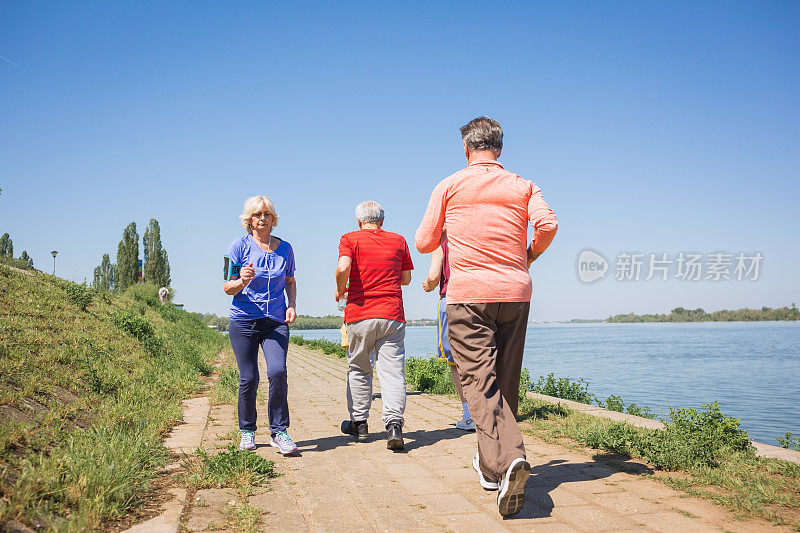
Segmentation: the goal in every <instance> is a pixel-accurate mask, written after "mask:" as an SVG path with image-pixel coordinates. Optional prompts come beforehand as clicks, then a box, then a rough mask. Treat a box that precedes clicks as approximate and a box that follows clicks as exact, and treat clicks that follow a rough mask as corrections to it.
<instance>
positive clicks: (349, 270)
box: [334, 201, 414, 450]
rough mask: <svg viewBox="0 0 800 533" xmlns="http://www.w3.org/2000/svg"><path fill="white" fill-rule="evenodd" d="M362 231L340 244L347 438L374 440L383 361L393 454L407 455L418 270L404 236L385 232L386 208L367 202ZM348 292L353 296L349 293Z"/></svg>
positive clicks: (361, 209)
mask: <svg viewBox="0 0 800 533" xmlns="http://www.w3.org/2000/svg"><path fill="white" fill-rule="evenodd" d="M356 220H357V221H358V227H359V228H360V229H359V230H358V231H353V232H351V233H347V234H345V235H342V238H341V239H340V240H339V264H338V265H337V266H336V293H335V295H334V297H335V298H336V301H337V302H338V301H339V300H340V299H342V298H346V299H347V305H346V306H345V309H344V322H345V324H346V327H347V340H348V341H349V343H350V345H349V346H348V349H347V362H348V365H349V367H348V370H347V410H348V411H349V412H350V420H345V421H344V422H342V432H344V433H346V434H348V435H353V436H355V437H356V439H358V440H360V441H366V440H368V439H369V432H368V430H367V418H368V417H369V409H370V406H371V405H372V354H373V353H374V354H376V356H377V362H376V365H375V366H376V367H377V372H378V379H379V380H380V382H381V399H382V400H383V424H384V426H385V427H386V436H387V439H388V440H387V444H386V447H387V448H389V449H390V450H402V449H403V413H404V412H405V409H406V377H405V346H404V340H405V335H406V319H405V315H404V314H403V290H402V289H401V285H408V284H409V283H411V271H412V270H413V269H414V264H413V263H412V262H411V255H410V254H409V253H408V244H406V240H405V239H404V238H403V236H402V235H398V234H397V233H391V232H388V231H384V230H382V229H381V226H383V208H382V207H381V206H380V204H379V203H377V202H372V201H367V202H362V203H360V204H358V207H356ZM345 291H347V292H345Z"/></svg>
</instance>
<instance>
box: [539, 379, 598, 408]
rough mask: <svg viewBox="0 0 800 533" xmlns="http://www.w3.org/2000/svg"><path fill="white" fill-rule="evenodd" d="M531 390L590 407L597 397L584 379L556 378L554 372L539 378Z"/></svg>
mask: <svg viewBox="0 0 800 533" xmlns="http://www.w3.org/2000/svg"><path fill="white" fill-rule="evenodd" d="M530 390H532V391H533V392H538V393H539V394H545V395H547V396H555V397H556V398H563V399H565V400H572V401H573V402H580V403H586V404H590V405H591V404H592V403H593V402H594V400H595V395H594V394H592V393H591V392H589V384H588V383H587V382H586V381H585V380H584V379H583V378H580V379H578V381H570V379H569V378H556V377H555V376H554V375H553V373H552V372H551V373H549V374H547V376H539V380H538V381H537V382H536V383H534V384H533V385H532V386H531V387H530Z"/></svg>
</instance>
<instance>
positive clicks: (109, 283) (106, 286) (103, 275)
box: [94, 254, 117, 291]
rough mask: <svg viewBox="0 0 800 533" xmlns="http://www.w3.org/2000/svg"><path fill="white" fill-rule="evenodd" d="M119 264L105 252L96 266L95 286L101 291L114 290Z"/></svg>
mask: <svg viewBox="0 0 800 533" xmlns="http://www.w3.org/2000/svg"><path fill="white" fill-rule="evenodd" d="M116 271H117V265H115V264H112V263H111V258H110V257H109V256H108V254H103V259H102V261H100V264H99V265H98V266H96V267H95V268H94V288H95V289H96V290H99V291H113V290H114V284H115V281H116V277H117V272H116Z"/></svg>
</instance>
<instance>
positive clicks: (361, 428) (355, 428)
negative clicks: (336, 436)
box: [342, 420, 369, 442]
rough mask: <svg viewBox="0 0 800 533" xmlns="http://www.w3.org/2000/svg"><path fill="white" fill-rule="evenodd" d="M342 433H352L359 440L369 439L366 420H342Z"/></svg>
mask: <svg viewBox="0 0 800 533" xmlns="http://www.w3.org/2000/svg"><path fill="white" fill-rule="evenodd" d="M342 433H344V434H345V435H352V436H354V437H355V438H356V440H358V441H360V442H366V441H368V440H369V428H367V421H366V420H363V421H359V422H353V421H352V420H345V421H344V422H342Z"/></svg>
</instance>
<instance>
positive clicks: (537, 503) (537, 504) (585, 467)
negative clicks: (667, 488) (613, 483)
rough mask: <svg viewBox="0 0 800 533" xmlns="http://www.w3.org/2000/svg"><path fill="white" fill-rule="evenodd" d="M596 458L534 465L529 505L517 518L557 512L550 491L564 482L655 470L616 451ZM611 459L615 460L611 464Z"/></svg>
mask: <svg viewBox="0 0 800 533" xmlns="http://www.w3.org/2000/svg"><path fill="white" fill-rule="evenodd" d="M594 457H595V460H593V461H587V462H585V463H568V462H566V461H565V460H563V459H556V460H552V461H550V462H548V463H545V464H542V465H538V466H534V467H533V468H531V477H530V479H528V483H527V484H526V485H525V501H526V504H525V507H524V508H523V509H522V511H520V512H519V513H518V514H516V515H514V516H512V517H510V518H511V519H515V518H545V517H548V516H550V515H551V514H552V512H553V507H554V504H553V499H552V498H551V497H550V492H551V491H553V490H555V489H556V488H557V487H558V486H560V485H561V484H562V483H577V482H581V481H594V480H597V479H603V478H606V477H609V476H611V475H612V474H615V473H617V472H626V473H630V472H633V471H636V472H637V473H652V472H653V470H652V469H650V468H648V467H646V466H644V465H642V464H641V463H628V462H625V461H624V460H623V458H622V457H621V456H617V455H614V454H598V455H595V456H594ZM607 461H613V462H614V465H609V464H608V462H607Z"/></svg>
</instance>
